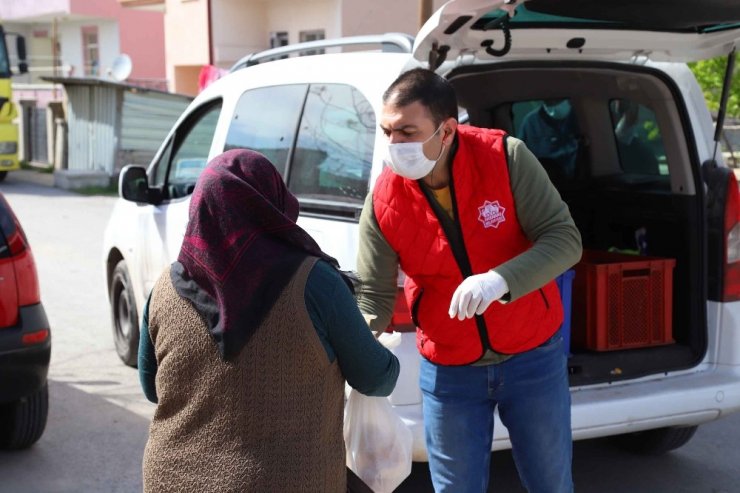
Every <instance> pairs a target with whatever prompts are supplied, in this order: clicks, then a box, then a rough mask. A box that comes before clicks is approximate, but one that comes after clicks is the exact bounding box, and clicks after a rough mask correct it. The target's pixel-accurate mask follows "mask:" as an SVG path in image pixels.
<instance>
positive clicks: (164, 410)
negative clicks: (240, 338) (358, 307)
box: [143, 258, 347, 493]
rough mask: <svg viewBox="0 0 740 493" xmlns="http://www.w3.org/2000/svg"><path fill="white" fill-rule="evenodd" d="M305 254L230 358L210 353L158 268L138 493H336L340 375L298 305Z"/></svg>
mask: <svg viewBox="0 0 740 493" xmlns="http://www.w3.org/2000/svg"><path fill="white" fill-rule="evenodd" d="M315 261H316V259H315V258H309V259H307V260H306V261H305V262H304V263H303V264H302V265H301V267H300V268H299V269H298V272H297V273H296V275H295V276H294V277H293V279H292V281H291V282H290V283H289V284H288V286H287V287H286V288H285V290H284V291H283V293H282V294H281V296H280V297H279V299H278V300H277V302H276V303H275V306H274V307H273V308H272V310H271V311H270V312H269V313H268V315H267V317H266V318H265V321H264V322H263V323H262V325H261V326H260V327H259V329H258V330H257V331H256V333H255V334H254V335H253V337H252V338H251V340H250V341H249V343H248V344H247V345H246V346H245V347H244V349H243V351H242V352H241V354H240V355H239V357H238V359H237V360H236V361H235V362H233V363H227V362H224V361H222V360H221V359H220V358H219V355H218V350H217V348H216V345H215V343H214V342H213V340H212V339H211V336H210V335H209V333H208V331H207V329H206V325H205V322H204V321H203V320H202V318H201V317H200V315H199V314H198V313H197V312H196V311H195V309H194V308H193V307H192V305H191V304H190V302H189V301H187V300H185V299H183V298H181V297H180V296H179V295H178V294H177V292H176V291H175V289H174V287H173V285H172V282H171V281H170V272H169V269H167V271H166V272H164V273H163V274H162V276H161V277H160V278H159V280H158V281H157V284H156V285H155V287H154V291H153V295H152V299H151V302H150V306H149V328H150V334H151V338H152V342H153V344H154V348H155V353H156V356H157V364H158V370H157V377H156V385H157V394H158V396H159V403H158V405H157V410H156V412H155V414H154V419H153V420H152V424H151V427H150V429H149V441H148V442H147V445H146V450H145V451H144V463H143V470H144V471H143V472H144V491H145V492H169V491H177V492H280V493H289V492H320V493H325V492H344V491H346V484H347V483H346V471H345V452H344V442H343V439H342V419H343V403H344V397H343V391H344V378H343V377H342V374H341V372H340V370H339V366H338V364H337V362H336V360H335V361H334V362H333V363H330V362H329V359H328V357H327V355H326V351H325V350H324V348H323V346H322V345H321V341H320V340H319V338H318V336H317V334H316V330H315V329H314V327H313V324H312V322H311V319H310V317H309V315H308V312H307V310H306V305H305V302H304V289H305V286H306V279H307V277H308V273H309V272H310V270H311V268H312V267H313V265H314V263H315Z"/></svg>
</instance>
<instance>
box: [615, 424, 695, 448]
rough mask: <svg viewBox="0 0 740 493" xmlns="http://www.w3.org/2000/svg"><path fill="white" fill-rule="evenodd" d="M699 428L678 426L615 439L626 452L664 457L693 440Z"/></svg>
mask: <svg viewBox="0 0 740 493" xmlns="http://www.w3.org/2000/svg"><path fill="white" fill-rule="evenodd" d="M697 428H698V426H676V427H670V428H658V429H655V430H647V431H638V432H636V433H628V434H626V435H619V436H616V437H614V438H615V440H616V442H617V444H618V445H619V446H620V447H621V448H622V449H624V450H627V451H629V452H632V453H636V454H641V455H662V454H665V453H666V452H670V451H671V450H675V449H677V448H679V447H682V446H684V445H686V444H687V443H688V441H689V440H691V437H693V436H694V433H696V430H697Z"/></svg>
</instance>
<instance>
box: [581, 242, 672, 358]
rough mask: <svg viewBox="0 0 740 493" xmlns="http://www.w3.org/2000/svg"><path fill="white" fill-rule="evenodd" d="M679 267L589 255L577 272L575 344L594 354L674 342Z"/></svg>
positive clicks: (645, 259) (634, 258) (664, 262)
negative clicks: (675, 285) (675, 283)
mask: <svg viewBox="0 0 740 493" xmlns="http://www.w3.org/2000/svg"><path fill="white" fill-rule="evenodd" d="M675 265H676V261H675V260H673V259H667V258H658V257H641V256H635V255H625V254H620V253H611V252H602V251H588V250H587V251H584V252H583V257H582V259H581V261H580V262H579V263H578V264H577V265H576V266H575V271H576V276H575V279H574V281H573V314H572V330H571V332H572V335H571V341H572V344H573V347H574V348H580V349H590V350H594V351H612V350H615V349H627V348H639V347H647V346H656V345H661V344H670V343H672V342H673V337H672V329H673V326H672V323H673V311H672V310H673V268H674V267H675Z"/></svg>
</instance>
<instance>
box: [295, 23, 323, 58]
mask: <svg viewBox="0 0 740 493" xmlns="http://www.w3.org/2000/svg"><path fill="white" fill-rule="evenodd" d="M298 39H299V40H300V42H301V43H303V42H305V41H319V40H321V39H325V35H324V30H323V29H313V30H311V31H301V32H299V33H298ZM323 53H324V50H308V51H302V52H301V55H322V54H323Z"/></svg>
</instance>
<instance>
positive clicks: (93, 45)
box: [82, 26, 100, 75]
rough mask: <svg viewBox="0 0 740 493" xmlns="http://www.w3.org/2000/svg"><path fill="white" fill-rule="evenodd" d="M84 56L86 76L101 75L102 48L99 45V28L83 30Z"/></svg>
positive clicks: (85, 28)
mask: <svg viewBox="0 0 740 493" xmlns="http://www.w3.org/2000/svg"><path fill="white" fill-rule="evenodd" d="M82 56H83V63H84V64H85V70H84V72H85V75H100V48H99V45H98V26H85V27H83V28H82Z"/></svg>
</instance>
